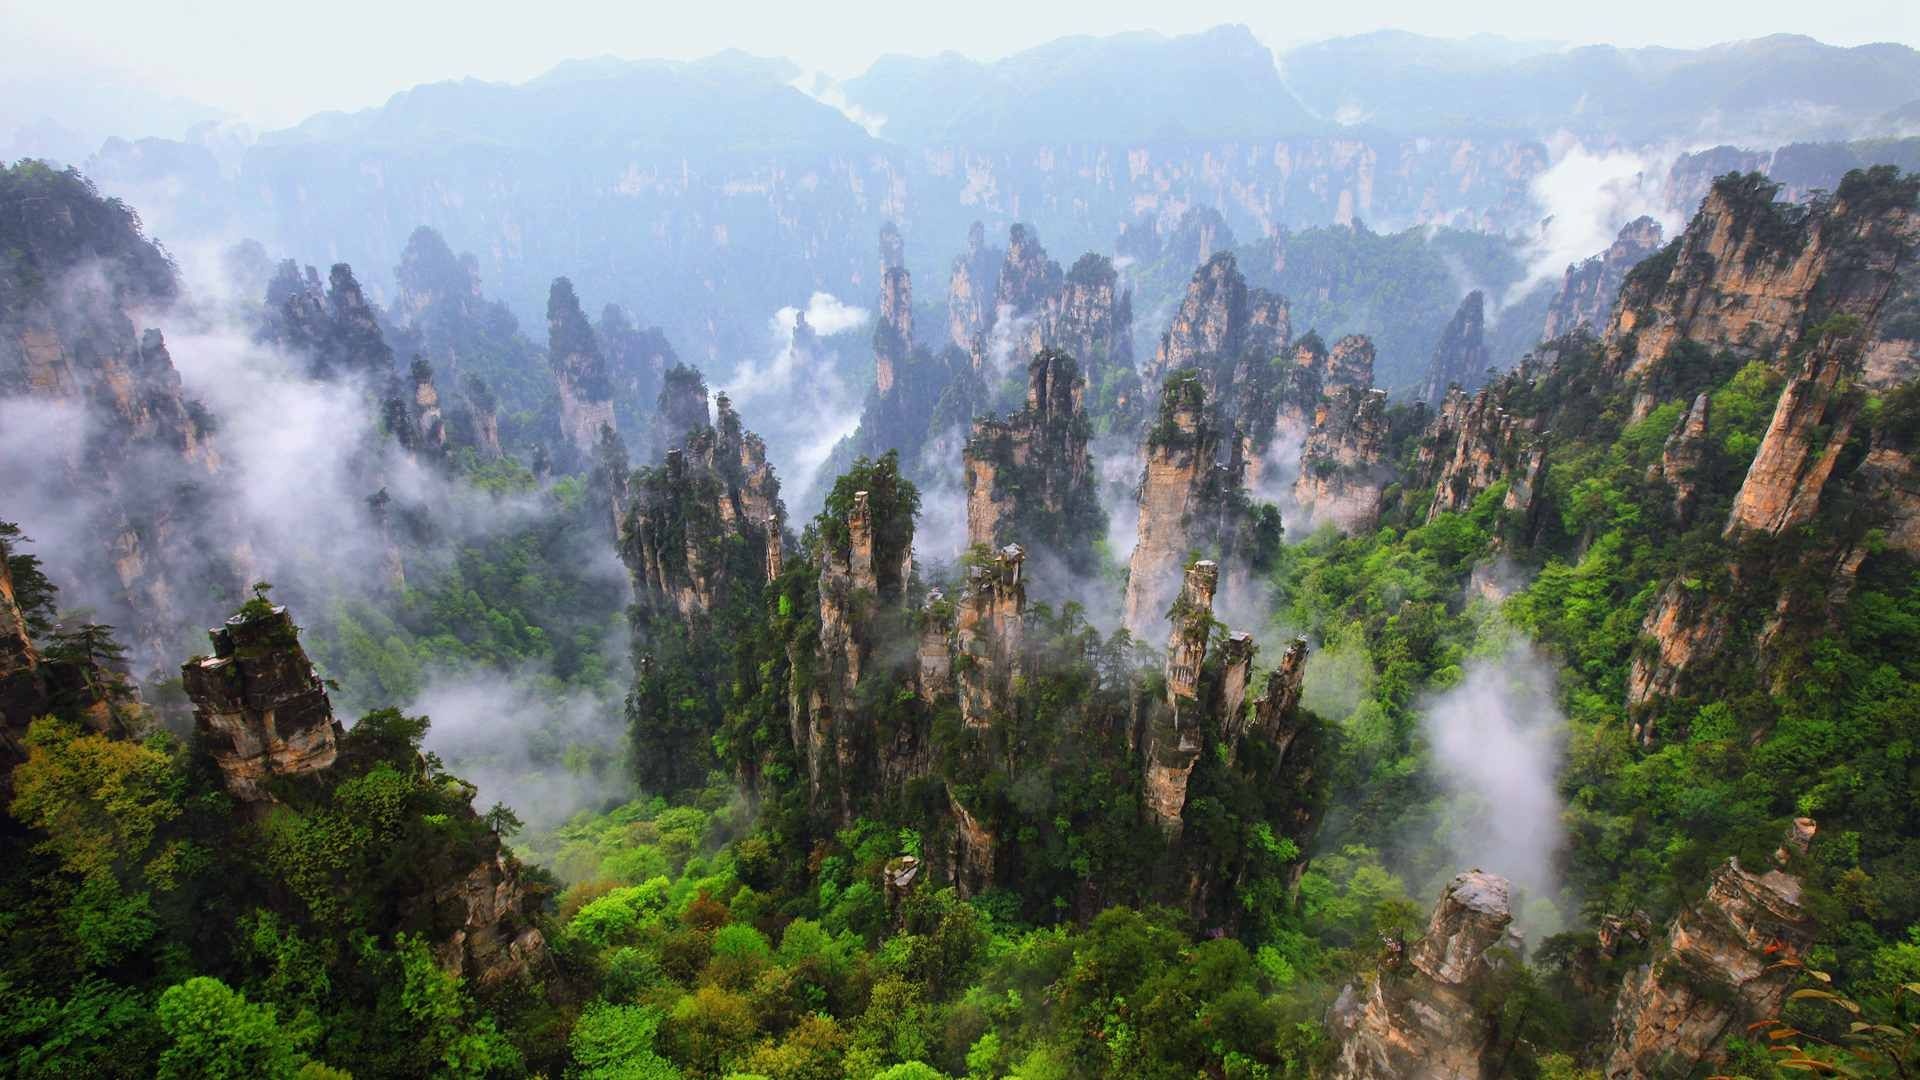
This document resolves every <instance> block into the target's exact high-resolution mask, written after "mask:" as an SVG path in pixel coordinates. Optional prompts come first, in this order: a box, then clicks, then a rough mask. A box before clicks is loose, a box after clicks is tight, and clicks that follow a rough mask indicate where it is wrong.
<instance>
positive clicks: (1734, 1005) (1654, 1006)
mask: <svg viewBox="0 0 1920 1080" xmlns="http://www.w3.org/2000/svg"><path fill="white" fill-rule="evenodd" d="M1811 833H1812V823H1811V822H1808V821H1805V819H1802V822H1799V823H1796V827H1795V829H1794V830H1793V831H1792V832H1791V833H1790V834H1789V846H1797V847H1798V850H1799V853H1802V854H1804V852H1805V849H1806V842H1807V840H1808V839H1810V838H1811ZM1815 929H1816V928H1815V925H1814V921H1813V918H1812V916H1811V915H1809V914H1808V913H1807V912H1806V911H1805V910H1804V909H1802V908H1801V906H1800V880H1799V879H1798V878H1796V877H1794V876H1793V875H1791V874H1788V873H1786V872H1784V871H1783V870H1780V869H1772V870H1768V871H1767V872H1766V873H1764V874H1754V873H1750V872H1748V871H1746V870H1743V869H1741V868H1740V864H1739V863H1738V862H1737V861H1735V860H1732V859H1729V860H1727V862H1726V864H1725V865H1723V866H1721V867H1720V868H1719V869H1717V870H1715V871H1714V872H1713V878H1712V881H1711V883H1710V885H1709V886H1708V888H1707V894H1706V896H1704V897H1702V898H1701V899H1700V900H1699V901H1697V902H1696V903H1694V904H1692V905H1690V906H1689V907H1687V908H1686V909H1684V910H1682V911H1681V912H1680V914H1679V915H1678V916H1677V917H1676V918H1675V919H1674V920H1673V923H1672V924H1671V925H1670V926H1669V927H1668V928H1667V937H1666V940H1665V942H1664V943H1663V944H1662V945H1661V946H1660V947H1659V948H1658V950H1657V951H1656V952H1655V954H1654V956H1653V959H1652V961H1651V962H1649V963H1648V964H1647V966H1646V967H1644V968H1642V969H1640V971H1639V972H1637V973H1636V974H1634V975H1631V976H1629V977H1628V979H1627V982H1626V985H1624V986H1622V987H1621V989H1620V997H1619V998H1618V1000H1617V1001H1616V1002H1615V1005H1614V1014H1613V1034H1612V1049H1611V1052H1610V1053H1609V1054H1608V1056H1607V1067H1606V1071H1607V1077H1608V1080H1639V1078H1641V1077H1650V1076H1668V1075H1673V1074H1675V1073H1677V1072H1686V1071H1689V1070H1690V1069H1692V1068H1693V1067H1695V1066H1696V1065H1699V1064H1702V1063H1711V1062H1715V1061H1718V1060H1719V1057H1718V1051H1719V1049H1720V1047H1721V1044H1722V1043H1723V1042H1724V1041H1725V1039H1726V1038H1727V1037H1728V1036H1730V1035H1743V1034H1745V1025H1746V1024H1749V1023H1752V1022H1753V1021H1755V1020H1759V1019H1763V1018H1766V1017H1769V1016H1774V1015H1777V1013H1778V1010H1779V1008H1780V1005H1781V1003H1782V1001H1783V1000H1784V999H1785V998H1786V994H1787V991H1788V989H1789V988H1790V987H1791V985H1792V982H1793V978H1794V976H1793V972H1792V971H1791V970H1788V969H1783V968H1779V967H1776V965H1777V964H1779V962H1780V961H1782V960H1789V959H1793V958H1794V957H1797V956H1799V955H1800V954H1801V953H1802V952H1804V951H1805V950H1806V948H1807V947H1808V946H1809V945H1811V944H1812V943H1813V939H1814V935H1815Z"/></svg>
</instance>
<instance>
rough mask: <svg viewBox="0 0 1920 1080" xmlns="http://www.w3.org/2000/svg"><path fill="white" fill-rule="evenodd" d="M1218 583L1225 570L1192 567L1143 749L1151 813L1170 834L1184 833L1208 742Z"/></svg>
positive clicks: (1206, 565)
mask: <svg viewBox="0 0 1920 1080" xmlns="http://www.w3.org/2000/svg"><path fill="white" fill-rule="evenodd" d="M1219 583H1220V568H1219V567H1218V566H1216V565H1215V564H1213V563H1212V562H1210V561H1207V560H1204V559H1203V560H1201V561H1199V562H1196V563H1194V564H1193V565H1192V566H1190V567H1188V568H1187V576H1186V584H1185V585H1184V586H1183V588H1182V589H1181V593H1180V598H1179V600H1178V601H1176V602H1175V604H1174V609H1173V618H1172V622H1173V631H1172V633H1171V634H1170V635H1169V636H1168V637H1167V662H1166V671H1165V675H1166V681H1167V701H1166V705H1167V707H1166V710H1165V711H1164V712H1161V713H1158V714H1157V715H1156V716H1155V717H1154V719H1153V720H1152V721H1150V722H1149V724H1148V727H1147V734H1146V740H1145V744H1144V747H1143V750H1144V754H1143V756H1144V758H1145V761H1146V804H1147V812H1148V813H1149V814H1151V815H1152V817H1153V819H1154V821H1156V822H1157V823H1158V824H1159V825H1160V827H1161V829H1162V830H1164V831H1166V832H1167V833H1169V834H1177V833H1178V832H1179V831H1180V825H1181V814H1182V812H1183V811H1184V810H1185V809H1186V805H1187V782H1188V780H1189V779H1190V778H1191V777H1192V775H1193V766H1194V762H1195V761H1197V760H1198V759H1199V757H1200V750H1201V747H1202V746H1203V745H1204V743H1205V739H1206V731H1205V727H1204V725H1203V724H1202V722H1201V716H1200V713H1201V706H1200V673H1201V670H1202V668H1203V666H1204V665H1205V663H1206V656H1207V637H1208V633H1209V632H1210V631H1211V629H1212V627H1213V593H1214V590H1215V588H1217V587H1218V585H1219Z"/></svg>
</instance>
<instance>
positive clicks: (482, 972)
mask: <svg viewBox="0 0 1920 1080" xmlns="http://www.w3.org/2000/svg"><path fill="white" fill-rule="evenodd" d="M496 846H497V845H496ZM433 905H434V910H435V913H436V915H438V916H440V917H441V918H443V919H445V920H446V921H447V922H450V923H453V924H454V925H455V927H456V928H455V929H454V930H453V931H452V932H451V933H450V934H448V935H447V936H446V937H445V938H443V939H441V941H440V942H439V944H437V945H435V946H434V948H433V956H434V959H435V960H437V961H438V962H439V964H440V966H441V967H442V968H444V969H446V970H448V971H451V972H454V973H456V974H458V975H461V976H463V977H465V978H468V979H471V980H473V981H474V983H476V984H477V985H479V986H482V987H489V986H497V985H499V984H500V983H503V982H506V981H508V980H510V979H515V978H518V977H519V976H520V975H522V974H526V973H528V972H531V971H534V970H536V969H538V968H541V967H546V966H550V961H549V960H548V954H547V939H546V935H544V934H542V933H541V932H540V929H539V928H538V927H536V926H534V925H533V913H534V912H535V911H536V910H538V907H539V902H538V900H537V898H535V897H534V896H533V895H532V894H531V893H529V891H528V890H527V887H526V883H525V882H523V881H522V880H521V878H520V865H519V863H517V862H516V861H514V860H513V859H512V858H511V857H510V856H508V855H507V854H506V853H505V852H504V851H501V852H496V853H495V855H494V856H493V858H491V859H487V860H484V861H482V862H480V863H477V864H475V866H474V868H473V869H472V870H470V871H468V872H467V875H466V876H465V877H463V878H460V879H458V880H456V881H452V882H449V883H448V884H446V885H445V886H443V887H442V888H441V889H440V891H439V892H437V893H435V894H434V896H433Z"/></svg>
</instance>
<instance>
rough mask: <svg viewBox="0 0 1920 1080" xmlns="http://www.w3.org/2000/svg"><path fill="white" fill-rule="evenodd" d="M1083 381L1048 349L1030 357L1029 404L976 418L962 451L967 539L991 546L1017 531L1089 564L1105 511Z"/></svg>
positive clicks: (1079, 565)
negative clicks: (1007, 412)
mask: <svg viewBox="0 0 1920 1080" xmlns="http://www.w3.org/2000/svg"><path fill="white" fill-rule="evenodd" d="M1085 386H1086V384H1085V383H1084V382H1083V381H1082V380H1081V378H1080V374H1079V368H1078V365H1076V364H1075V363H1074V360H1073V357H1071V356H1068V355H1066V354H1065V353H1060V352H1054V351H1051V350H1044V351H1041V352H1039V353H1036V354H1034V357H1033V360H1032V362H1031V363H1029V364H1028V365H1027V407H1026V408H1025V409H1023V410H1021V411H1020V412H1017V413H1014V414H1013V415H1012V416H1009V417H1007V418H1006V419H1005V420H994V419H992V418H986V417H983V418H979V419H976V420H974V422H973V431H972V435H971V437H970V438H968V440H967V445H966V449H965V451H964V454H963V459H962V460H963V469H964V474H965V479H966V496H967V543H968V544H969V545H974V544H981V545H985V546H987V547H989V548H992V547H999V546H1001V545H1003V544H1007V543H1011V542H1012V541H1013V540H1014V538H1015V537H1016V536H1018V537H1021V538H1024V539H1026V540H1027V541H1029V542H1031V543H1034V544H1036V545H1039V546H1041V547H1044V548H1046V549H1048V550H1049V551H1052V552H1054V553H1055V554H1057V555H1058V556H1060V557H1061V558H1064V559H1065V560H1067V562H1068V563H1069V565H1071V566H1073V567H1075V568H1076V569H1082V570H1090V569H1091V568H1092V567H1091V561H1092V558H1093V543H1094V540H1095V539H1096V538H1097V537H1098V536H1100V535H1102V534H1103V532H1104V524H1103V515H1102V513H1101V510H1100V503H1099V497H1098V494H1097V493H1096V492H1095V490H1094V476H1093V463H1092V458H1091V457H1090V456H1089V454H1088V453H1087V439H1088V436H1089V435H1090V434H1091V431H1092V429H1091V426H1090V425H1089V423H1088V421H1087V416H1086V410H1085V407H1084V400H1083V398H1084V392H1085Z"/></svg>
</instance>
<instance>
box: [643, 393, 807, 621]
mask: <svg viewBox="0 0 1920 1080" xmlns="http://www.w3.org/2000/svg"><path fill="white" fill-rule="evenodd" d="M700 414H701V415H702V416H703V417H704V416H705V414H706V402H705V399H704V395H702V400H701V403H700ZM715 418H716V420H717V423H716V424H715V425H714V426H711V427H705V426H703V428H701V429H695V430H693V431H690V432H689V433H688V438H687V439H686V446H685V447H684V448H681V449H674V450H669V451H667V453H666V458H665V460H664V461H663V462H662V464H661V465H660V466H659V467H657V468H649V469H642V470H640V471H639V472H637V473H636V474H635V477H634V483H633V484H632V486H631V487H630V488H629V490H628V493H627V506H626V509H625V512H624V515H623V517H622V519H621V525H620V529H619V536H620V546H621V552H620V553H621V558H622V560H623V561H624V562H625V563H626V564H627V571H628V574H629V576H630V577H631V579H632V581H633V591H634V598H635V601H636V603H637V605H638V607H639V608H640V609H641V611H642V612H643V613H645V614H648V615H653V614H667V613H670V614H672V615H673V616H674V617H677V618H678V619H680V620H682V621H683V622H685V623H687V624H688V625H689V626H692V625H695V624H696V623H698V622H699V621H700V620H703V619H704V618H705V617H707V616H708V615H710V614H711V613H712V612H713V611H715V610H716V609H717V608H718V607H719V606H720V604H721V603H722V601H723V596H724V593H725V590H727V589H729V588H734V587H742V588H757V587H758V586H760V585H761V584H763V583H765V582H768V581H772V580H773V579H774V578H776V577H778V576H779V575H780V570H781V567H782V565H783V550H784V543H785V534H786V506H785V505H784V504H783V503H782V502H781V499H780V481H779V479H778V478H777V477H775V475H774V472H773V466H772V465H770V464H768V462H767V447H766V444H765V443H764V442H763V441H761V439H760V437H759V436H758V435H755V434H754V433H752V432H750V431H747V430H745V428H744V427H742V425H741V423H740V417H739V414H737V413H735V412H734V410H733V405H732V403H731V402H729V401H728V400H727V396H726V395H725V394H722V395H720V397H719V399H718V401H717V402H716V408H715ZM736 539H738V540H740V541H744V543H743V544H741V545H740V546H739V547H738V548H735V547H734V546H733V543H732V542H733V541H734V540H736Z"/></svg>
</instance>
